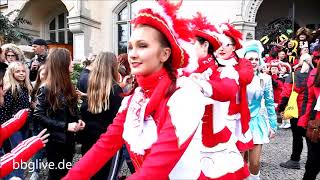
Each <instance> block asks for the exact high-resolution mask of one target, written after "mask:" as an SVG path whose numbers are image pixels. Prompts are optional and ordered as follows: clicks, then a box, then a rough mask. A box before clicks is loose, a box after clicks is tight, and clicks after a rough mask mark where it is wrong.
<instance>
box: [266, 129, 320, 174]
mask: <svg viewBox="0 0 320 180" xmlns="http://www.w3.org/2000/svg"><path fill="white" fill-rule="evenodd" d="M291 144H292V135H291V130H290V129H279V130H278V132H277V135H276V137H275V139H273V140H271V142H270V143H269V144H266V145H264V146H263V147H262V159H261V176H260V177H261V179H262V180H296V179H297V180H300V179H302V177H303V174H304V171H305V169H304V167H305V164H306V160H307V145H306V143H305V142H304V146H303V152H302V154H301V161H300V163H301V169H300V170H293V169H286V168H282V167H280V166H279V164H280V163H281V162H284V161H287V160H289V158H290V155H291ZM319 153H320V152H319ZM317 180H320V175H318V176H317Z"/></svg>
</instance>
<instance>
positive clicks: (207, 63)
mask: <svg viewBox="0 0 320 180" xmlns="http://www.w3.org/2000/svg"><path fill="white" fill-rule="evenodd" d="M198 64H199V67H198V68H197V69H196V70H195V73H203V72H204V71H205V70H207V69H208V68H209V67H212V66H213V65H214V64H215V60H214V58H213V57H212V55H211V54H208V55H207V56H206V57H204V58H199V59H198Z"/></svg>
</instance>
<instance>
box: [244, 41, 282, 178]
mask: <svg viewBox="0 0 320 180" xmlns="http://www.w3.org/2000/svg"><path fill="white" fill-rule="evenodd" d="M243 51H244V58H246V59H248V60H250V61H251V63H252V66H253V69H254V72H255V73H254V74H255V75H254V77H253V80H252V82H251V83H250V84H249V85H248V86H247V97H248V103H249V109H250V115H251V119H250V122H249V126H250V130H251V133H252V137H253V143H254V145H255V146H254V148H253V149H251V150H249V151H248V153H247V157H248V161H249V170H250V173H251V174H250V176H249V178H248V179H249V180H258V179H260V157H261V152H262V145H263V144H265V143H269V139H270V138H273V137H274V136H275V131H276V130H277V115H276V112H275V107H274V99H273V90H272V80H271V76H269V75H267V74H264V73H260V70H261V68H262V66H263V64H264V61H263V60H262V58H261V53H262V51H263V47H262V45H261V43H260V41H256V40H252V41H248V42H246V43H245V46H244V49H243ZM264 106H265V109H266V114H267V116H265V115H264V113H261V110H262V109H264Z"/></svg>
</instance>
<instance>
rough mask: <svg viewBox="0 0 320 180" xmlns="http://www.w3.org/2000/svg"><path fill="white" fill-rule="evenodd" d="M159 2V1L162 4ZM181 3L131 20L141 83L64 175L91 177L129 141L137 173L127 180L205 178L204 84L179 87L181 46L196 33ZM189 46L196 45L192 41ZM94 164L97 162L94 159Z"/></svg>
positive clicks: (134, 67) (132, 55)
mask: <svg viewBox="0 0 320 180" xmlns="http://www.w3.org/2000/svg"><path fill="white" fill-rule="evenodd" d="M157 3H159V4H160V6H159V4H157ZM180 6H181V2H180V3H178V4H176V5H173V4H170V3H169V2H168V1H165V0H160V1H157V2H153V3H152V6H151V8H146V9H142V10H140V11H139V12H138V13H137V16H136V17H135V18H134V20H133V21H132V23H133V24H134V30H133V32H132V35H131V37H130V40H129V43H128V47H129V48H128V49H129V52H128V57H129V63H130V67H131V73H132V74H134V75H135V76H136V79H137V86H138V87H136V88H134V90H133V92H132V94H131V95H130V96H128V97H125V98H124V100H123V101H122V105H121V107H120V109H119V112H118V114H117V116H116V118H115V119H114V121H113V124H111V125H110V126H109V128H108V130H107V132H106V133H105V134H103V135H101V137H100V139H99V140H98V141H97V143H96V144H95V145H94V146H93V147H92V148H91V149H90V150H89V151H88V152H87V153H86V154H85V155H84V157H83V158H82V159H81V160H80V161H79V162H78V163H77V164H76V165H75V166H74V167H73V168H72V169H71V170H70V171H69V173H68V175H67V176H66V177H65V178H64V179H71V180H73V179H79V180H81V179H89V178H90V177H91V176H93V175H94V174H95V172H97V171H98V170H99V168H101V167H102V166H103V165H104V164H105V162H107V161H108V160H109V159H110V158H111V157H112V156H113V155H114V153H115V152H116V151H117V150H118V149H120V148H121V146H122V144H124V143H126V146H127V147H128V150H129V153H130V156H131V159H132V161H133V163H134V165H135V168H136V172H135V173H134V174H132V175H131V176H130V177H129V178H128V179H168V178H170V179H197V178H198V177H199V176H200V173H201V169H200V166H201V165H200V146H201V126H199V125H200V122H201V118H202V116H203V113H204V108H205V105H206V102H204V101H209V100H210V99H205V98H204V96H203V94H202V92H201V88H200V87H198V86H197V85H196V84H195V83H194V82H193V81H192V80H190V79H189V80H188V79H184V81H183V84H180V85H181V88H179V89H177V90H176V73H175V72H176V70H177V69H178V68H182V67H184V66H185V65H186V64H187V63H188V59H189V58H190V56H189V55H188V54H186V53H187V51H185V49H184V48H182V45H184V46H186V47H187V46H188V44H186V43H187V42H188V41H189V40H190V38H189V36H190V35H192V33H190V32H189V29H188V27H187V23H186V22H185V21H183V20H182V19H177V16H176V14H175V12H176V10H177V9H178V8H179V7H180ZM188 47H190V49H192V47H191V44H190V46H188ZM93 161H94V162H95V163H94V164H92V163H90V162H93Z"/></svg>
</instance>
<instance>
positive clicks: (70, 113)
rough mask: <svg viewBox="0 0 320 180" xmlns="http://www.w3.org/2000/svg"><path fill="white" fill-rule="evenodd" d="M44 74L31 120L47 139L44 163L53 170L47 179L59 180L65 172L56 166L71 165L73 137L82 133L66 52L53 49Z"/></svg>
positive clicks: (82, 125)
mask: <svg viewBox="0 0 320 180" xmlns="http://www.w3.org/2000/svg"><path fill="white" fill-rule="evenodd" d="M46 70H47V78H46V80H45V83H44V85H43V86H41V87H40V89H39V92H38V95H37V101H36V107H35V110H34V114H33V116H34V120H35V121H37V122H39V124H40V126H42V127H43V128H47V129H48V132H49V133H50V135H51V136H50V138H49V142H48V144H47V146H46V153H47V160H48V163H52V162H53V163H54V166H55V168H53V169H52V168H51V169H49V177H48V179H49V180H53V179H57V180H60V179H61V178H62V177H63V176H64V175H66V173H67V171H68V169H67V168H64V169H62V168H59V166H60V167H61V165H59V164H61V163H64V167H66V165H68V164H69V165H71V163H72V158H73V154H74V145H75V133H76V132H78V131H79V130H82V129H83V128H84V126H85V123H84V122H83V121H82V120H80V119H79V117H78V113H77V111H78V108H77V100H78V97H77V94H76V91H75V89H74V87H73V85H72V83H71V78H70V72H72V61H71V55H70V52H69V51H68V50H67V49H64V48H57V49H53V50H52V51H51V52H50V54H49V55H48V61H47V63H46ZM67 163H68V164H67Z"/></svg>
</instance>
